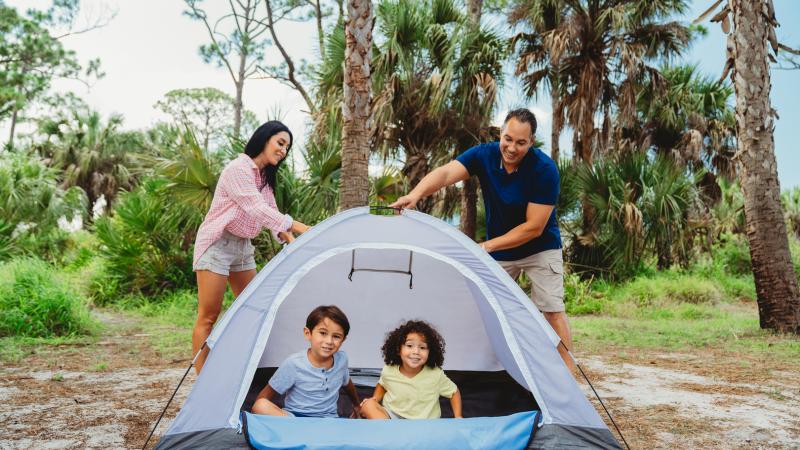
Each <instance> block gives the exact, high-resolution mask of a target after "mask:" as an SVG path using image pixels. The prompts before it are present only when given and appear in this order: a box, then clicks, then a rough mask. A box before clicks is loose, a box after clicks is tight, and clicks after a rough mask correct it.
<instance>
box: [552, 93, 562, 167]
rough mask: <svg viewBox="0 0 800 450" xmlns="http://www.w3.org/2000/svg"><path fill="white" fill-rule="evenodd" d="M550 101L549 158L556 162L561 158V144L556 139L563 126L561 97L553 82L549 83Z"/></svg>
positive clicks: (559, 135) (558, 137)
mask: <svg viewBox="0 0 800 450" xmlns="http://www.w3.org/2000/svg"><path fill="white" fill-rule="evenodd" d="M550 102H551V104H552V107H553V127H552V128H551V130H550V158H552V159H553V161H555V162H556V163H558V159H559V158H561V146H560V145H559V142H558V140H559V139H560V138H561V130H562V129H563V128H564V110H563V108H562V107H561V99H560V97H559V95H558V90H557V88H556V86H555V83H551V84H550Z"/></svg>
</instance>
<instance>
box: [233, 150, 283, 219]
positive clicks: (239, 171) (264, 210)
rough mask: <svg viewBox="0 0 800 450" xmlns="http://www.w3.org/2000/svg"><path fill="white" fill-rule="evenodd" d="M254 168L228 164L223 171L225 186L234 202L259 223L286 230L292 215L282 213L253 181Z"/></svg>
mask: <svg viewBox="0 0 800 450" xmlns="http://www.w3.org/2000/svg"><path fill="white" fill-rule="evenodd" d="M250 171H252V168H250V167H243V166H241V165H238V164H232V165H230V166H228V167H227V168H226V169H225V171H224V172H223V177H224V178H225V180H224V184H223V187H224V188H225V192H226V193H227V194H228V197H230V199H231V200H233V202H234V203H236V204H237V205H239V207H240V208H242V209H243V210H244V211H247V214H248V215H249V216H251V217H254V218H255V219H256V220H257V221H258V223H259V224H260V225H261V226H262V227H264V228H269V229H270V230H273V231H286V230H287V229H288V228H287V227H286V222H287V220H289V227H291V225H292V223H291V221H290V220H291V217H289V216H287V215H286V214H281V212H280V211H278V208H277V207H276V206H274V205H270V204H269V203H268V202H267V201H266V200H265V199H264V197H263V196H262V194H261V192H259V191H258V189H257V188H256V186H255V183H253V176H252V173H250Z"/></svg>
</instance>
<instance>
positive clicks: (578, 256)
mask: <svg viewBox="0 0 800 450" xmlns="http://www.w3.org/2000/svg"><path fill="white" fill-rule="evenodd" d="M567 174H569V171H567ZM575 178H576V179H575V183H576V187H571V188H570V189H571V190H572V191H573V192H574V191H575V190H576V188H577V191H578V192H582V193H583V198H584V200H585V202H586V204H587V205H588V206H589V207H590V208H591V209H592V211H593V221H592V222H591V223H590V224H589V227H588V230H596V231H595V232H593V233H591V234H589V235H581V236H576V237H575V239H574V243H573V248H572V249H571V251H570V252H569V253H568V256H569V257H570V262H571V263H572V265H573V267H575V268H576V269H577V270H578V271H581V272H584V273H586V274H588V273H597V274H600V275H603V276H612V277H616V278H626V277H630V276H633V275H634V274H635V273H636V272H637V271H638V270H640V269H641V267H642V266H643V264H644V263H645V261H646V260H645V258H647V257H648V256H650V255H653V256H655V257H656V258H657V260H658V266H659V267H660V268H668V267H669V266H670V265H671V264H672V262H673V261H674V260H675V259H677V260H678V261H681V262H685V261H686V259H687V253H686V248H685V246H684V242H685V240H686V238H687V232H688V216H689V207H690V205H691V204H692V201H693V198H694V196H695V195H696V190H695V188H694V184H695V178H694V176H693V175H692V174H690V173H688V172H686V171H684V170H682V169H680V168H679V167H677V166H676V165H675V164H674V162H673V161H672V160H671V159H669V158H666V157H661V156H657V157H655V158H651V157H649V156H647V155H646V154H642V153H635V154H629V153H626V154H621V155H617V156H612V157H607V158H602V159H598V160H595V162H594V163H593V164H592V165H586V164H582V165H580V166H579V167H578V169H577V174H576V176H575ZM567 180H569V177H567ZM583 219H584V220H586V218H583ZM588 230H585V232H586V231H588Z"/></svg>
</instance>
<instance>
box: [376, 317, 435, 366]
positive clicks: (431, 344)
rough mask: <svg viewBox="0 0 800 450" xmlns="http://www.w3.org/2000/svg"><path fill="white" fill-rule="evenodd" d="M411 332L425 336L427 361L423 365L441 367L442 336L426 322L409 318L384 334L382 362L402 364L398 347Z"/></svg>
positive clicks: (393, 364)
mask: <svg viewBox="0 0 800 450" xmlns="http://www.w3.org/2000/svg"><path fill="white" fill-rule="evenodd" d="M411 333H417V334H419V335H422V336H424V337H425V343H426V344H428V361H426V362H425V365H426V366H428V367H430V368H431V369H433V368H436V367H442V364H444V338H442V336H441V335H440V334H439V332H437V331H436V330H435V329H434V328H433V327H432V326H430V325H429V324H428V323H427V322H423V321H421V320H409V321H408V322H406V323H404V324H402V325H400V326H399V327H397V328H395V329H394V330H392V331H391V332H390V333H389V334H388V335H387V336H386V340H385V341H384V342H383V347H381V352H382V353H383V362H385V363H386V364H387V365H390V366H400V365H402V364H403V361H402V360H401V359H400V347H401V346H402V345H403V344H405V343H406V337H407V336H408V335H409V334H411Z"/></svg>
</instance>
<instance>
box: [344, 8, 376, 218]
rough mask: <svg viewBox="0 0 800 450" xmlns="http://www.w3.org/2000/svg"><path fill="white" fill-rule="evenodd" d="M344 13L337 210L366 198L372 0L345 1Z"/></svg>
mask: <svg viewBox="0 0 800 450" xmlns="http://www.w3.org/2000/svg"><path fill="white" fill-rule="evenodd" d="M347 12H348V18H347V23H346V24H345V35H346V42H347V45H346V49H345V58H344V60H345V63H344V92H343V94H344V98H343V102H342V117H343V119H344V126H343V130H342V177H341V183H342V186H341V194H340V196H339V199H340V204H339V208H340V209H349V208H353V207H356V206H363V205H366V204H367V202H368V201H369V170H368V169H369V153H370V141H371V139H370V130H369V120H370V112H371V111H370V62H371V56H372V27H373V25H374V17H373V13H372V1H371V0H354V1H351V2H348V3H347Z"/></svg>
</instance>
